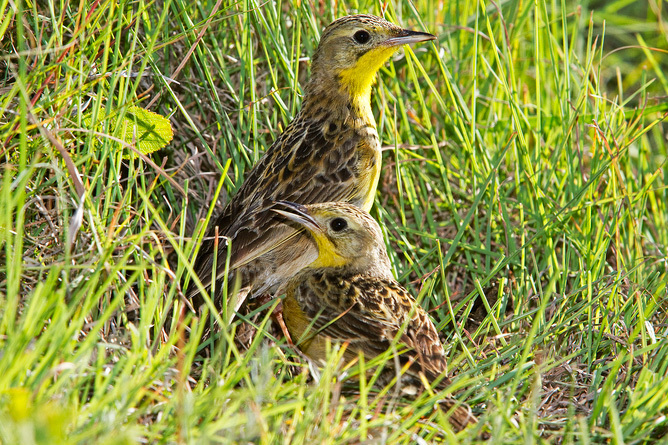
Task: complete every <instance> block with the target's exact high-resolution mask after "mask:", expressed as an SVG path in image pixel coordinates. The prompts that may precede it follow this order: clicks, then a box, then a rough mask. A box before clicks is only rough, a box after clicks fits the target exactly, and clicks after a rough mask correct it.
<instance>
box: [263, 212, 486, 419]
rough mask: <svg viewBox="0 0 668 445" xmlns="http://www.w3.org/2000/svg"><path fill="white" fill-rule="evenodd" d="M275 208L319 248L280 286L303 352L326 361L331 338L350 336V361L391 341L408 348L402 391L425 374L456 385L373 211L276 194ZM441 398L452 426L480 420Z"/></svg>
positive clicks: (386, 376) (410, 390) (412, 388)
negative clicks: (397, 272) (395, 267)
mask: <svg viewBox="0 0 668 445" xmlns="http://www.w3.org/2000/svg"><path fill="white" fill-rule="evenodd" d="M273 211H274V212H276V213H277V214H279V215H281V216H283V217H284V218H286V220H288V221H291V222H292V223H294V224H295V225H297V226H300V227H303V228H304V229H306V231H307V233H308V234H309V235H310V236H311V238H312V239H313V240H314V242H315V244H316V245H317V247H318V248H317V250H318V254H317V257H316V258H315V260H313V262H311V264H309V265H307V266H306V267H305V268H304V269H302V270H301V271H300V272H298V273H297V274H295V275H294V276H293V277H292V278H291V279H290V280H288V281H287V282H286V283H285V284H284V286H283V287H282V288H281V290H279V292H284V293H285V297H284V299H283V320H284V321H285V325H286V327H287V330H288V332H289V335H290V337H291V339H292V341H293V342H294V343H295V344H296V345H297V347H298V348H299V349H300V351H301V352H302V353H303V354H304V355H306V356H307V357H308V358H309V359H310V360H311V361H313V362H316V363H318V362H320V363H324V362H325V359H326V356H327V350H328V345H327V344H328V342H329V343H330V344H333V343H339V344H343V343H345V344H346V350H345V353H344V358H345V360H346V361H350V360H354V359H356V358H357V357H358V354H359V353H362V354H363V355H364V357H365V361H367V362H368V361H369V360H370V359H373V358H374V357H377V356H378V355H379V354H383V353H385V352H386V351H388V350H390V348H392V347H393V345H394V346H395V348H396V350H405V352H404V353H403V354H401V355H399V357H398V359H399V363H400V364H401V366H402V368H403V367H407V371H406V373H405V374H404V375H403V376H402V377H401V379H400V384H401V385H402V388H400V389H401V390H402V392H403V393H405V394H406V395H414V394H415V393H416V392H417V391H418V390H420V387H424V386H423V384H422V379H421V376H420V375H421V374H422V375H423V376H424V377H425V378H426V379H427V381H428V382H430V384H434V385H435V387H436V388H437V389H439V390H440V389H445V388H446V387H447V386H449V385H450V384H451V382H450V380H449V379H448V377H447V375H446V365H447V364H446V358H445V351H444V349H443V345H442V344H441V342H440V340H439V337H438V332H437V330H436V327H435V326H434V324H433V323H432V321H431V320H430V318H429V316H428V315H427V312H426V311H425V310H424V309H423V308H422V307H421V306H420V305H419V304H418V303H417V302H416V301H415V299H414V298H413V297H412V295H411V294H410V293H409V292H408V291H407V290H406V289H405V288H404V287H403V286H401V284H399V283H398V282H397V281H396V280H395V279H394V276H393V275H392V269H391V265H390V259H389V257H388V255H387V250H386V248H385V243H384V242H383V235H382V232H381V229H380V227H379V225H378V223H377V222H376V221H375V220H374V219H373V218H372V217H371V216H370V215H369V213H367V212H365V211H364V210H362V209H359V208H358V207H355V206H353V205H351V204H349V203H343V202H329V203H318V204H309V205H301V204H297V203H292V202H286V201H279V202H277V203H276V204H275V206H274V208H273ZM388 363H390V364H392V363H393V361H392V360H390V361H389V362H388ZM386 367H387V368H388V369H384V370H383V371H382V374H381V378H380V379H379V381H380V383H381V384H387V383H389V382H390V381H391V380H392V378H393V377H395V376H396V375H397V372H396V370H395V369H394V366H387V365H386ZM444 404H445V406H446V407H447V408H448V410H452V412H451V414H450V422H451V424H452V425H453V426H454V427H455V429H457V430H461V429H463V428H465V427H466V426H467V425H469V424H475V423H477V419H476V417H475V416H474V415H473V414H472V413H471V409H470V408H469V407H468V406H467V405H465V404H462V403H460V402H457V401H456V400H455V399H453V398H451V397H449V398H446V399H445V401H444Z"/></svg>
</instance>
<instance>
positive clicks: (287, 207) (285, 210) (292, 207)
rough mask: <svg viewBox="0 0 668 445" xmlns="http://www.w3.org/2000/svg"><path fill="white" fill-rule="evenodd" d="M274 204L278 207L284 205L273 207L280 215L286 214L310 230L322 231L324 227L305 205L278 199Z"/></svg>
mask: <svg viewBox="0 0 668 445" xmlns="http://www.w3.org/2000/svg"><path fill="white" fill-rule="evenodd" d="M274 205H275V206H276V207H282V209H281V208H272V209H271V210H273V211H274V212H276V213H278V214H279V215H282V216H285V217H286V218H288V219H289V220H291V221H294V222H296V223H298V224H301V225H302V226H304V228H306V229H307V230H308V231H310V232H322V228H321V227H320V226H319V225H318V223H317V222H316V220H315V219H313V217H312V216H311V215H309V213H308V210H307V209H306V207H304V206H303V205H301V204H297V203H294V202H290V201H276V202H275V203H274Z"/></svg>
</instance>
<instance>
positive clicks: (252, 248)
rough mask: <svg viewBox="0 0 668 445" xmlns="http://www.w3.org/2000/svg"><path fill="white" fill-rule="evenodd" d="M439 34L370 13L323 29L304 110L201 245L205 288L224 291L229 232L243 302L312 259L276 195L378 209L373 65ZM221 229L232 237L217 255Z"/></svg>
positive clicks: (311, 249)
mask: <svg viewBox="0 0 668 445" xmlns="http://www.w3.org/2000/svg"><path fill="white" fill-rule="evenodd" d="M435 38H436V37H435V36H433V35H431V34H428V33H424V32H416V31H409V30H405V29H401V28H399V27H398V26H396V25H393V24H392V23H390V22H387V21H385V20H383V19H381V18H379V17H374V16H371V15H353V16H348V17H343V18H340V19H338V20H336V21H334V22H333V23H331V24H330V25H329V26H328V27H327V28H326V29H325V30H324V32H323V33H322V38H321V40H320V44H319V46H318V49H317V50H316V52H315V54H314V55H313V59H312V65H311V79H310V81H309V82H308V84H307V85H306V87H305V89H304V99H303V102H302V108H301V110H300V111H299V113H298V114H297V116H296V117H295V119H294V120H293V121H292V122H291V123H290V124H289V125H288V127H287V128H286V129H285V131H284V132H283V133H282V134H281V135H280V136H279V137H278V138H277V139H276V141H274V143H273V144H272V146H271V147H270V148H269V149H268V150H267V152H266V153H265V155H264V156H263V157H262V159H260V161H259V162H258V163H257V165H255V167H253V169H252V170H251V171H250V173H248V175H247V177H246V180H245V181H244V183H243V184H242V186H241V188H240V189H239V191H238V192H237V194H236V195H235V196H234V198H232V200H231V201H230V202H229V204H228V205H227V207H226V208H225V209H224V210H223V213H222V214H221V215H220V216H219V217H218V219H217V221H216V223H215V224H214V225H213V226H212V227H211V229H210V231H209V233H210V236H209V237H208V239H207V240H206V241H205V242H204V244H203V245H202V247H201V249H200V251H199V254H198V256H197V260H196V263H195V271H196V272H197V275H198V277H199V278H200V280H201V281H202V284H203V285H204V286H205V287H210V286H211V283H212V280H215V282H216V290H217V293H220V292H219V291H220V290H221V287H222V283H223V278H224V274H225V258H226V255H227V249H228V246H227V244H226V242H224V241H222V239H228V240H230V241H231V243H232V245H231V258H230V266H229V271H230V273H229V277H228V278H229V279H228V282H229V283H230V285H233V284H234V283H236V284H238V285H239V286H240V291H239V298H238V301H237V305H236V308H238V307H239V306H240V305H241V303H242V302H243V300H244V299H245V298H246V295H248V294H249V293H250V294H251V295H259V294H260V293H265V292H272V291H273V290H275V289H276V287H277V286H278V285H280V284H281V283H282V282H284V281H285V280H286V279H288V278H290V277H291V276H292V275H294V273H296V272H297V271H299V270H301V269H302V268H303V267H304V266H305V265H307V264H309V263H310V262H311V261H313V260H314V259H315V257H316V255H317V250H316V248H315V245H313V243H312V241H311V240H310V239H309V237H308V236H305V235H304V233H301V231H300V230H295V228H294V227H292V226H290V225H286V224H284V223H283V222H281V221H280V218H278V215H276V214H275V213H274V212H272V211H271V210H270V208H271V206H272V205H273V203H274V202H275V201H277V200H289V201H293V202H297V203H300V204H310V203H316V202H325V201H344V202H349V203H351V204H353V205H355V206H358V207H360V208H362V209H365V210H369V209H370V208H371V206H372V204H373V200H374V195H375V192H376V186H377V184H378V177H379V173H380V164H381V153H380V142H379V139H378V132H377V131H376V122H375V119H374V117H373V114H372V113H371V103H370V95H371V86H372V84H373V83H374V81H375V75H376V72H377V71H378V69H380V67H381V66H382V65H383V63H384V62H385V61H386V60H387V59H388V58H389V57H390V56H391V55H392V54H393V53H394V52H395V51H396V50H397V49H398V48H399V47H400V46H401V45H405V44H411V43H417V42H422V41H425V40H433V39H435ZM216 228H217V234H218V236H220V237H225V238H222V239H221V241H220V245H219V247H218V251H217V252H216V251H214V250H215V249H216V248H215V240H214V238H215V236H214V234H215V233H216ZM216 256H217V258H218V260H217V267H216V270H215V271H214V270H213V268H214V259H215V257H216ZM198 294H199V291H198V290H197V289H196V288H195V286H194V285H191V290H190V291H189V292H188V295H189V296H190V297H191V298H193V297H194V300H193V303H194V306H195V307H199V306H201V304H202V303H203V300H202V299H201V297H198V296H197V295H198ZM219 298H220V296H218V297H217V298H214V303H215V304H216V306H217V307H221V303H220V300H219ZM236 308H235V309H236Z"/></svg>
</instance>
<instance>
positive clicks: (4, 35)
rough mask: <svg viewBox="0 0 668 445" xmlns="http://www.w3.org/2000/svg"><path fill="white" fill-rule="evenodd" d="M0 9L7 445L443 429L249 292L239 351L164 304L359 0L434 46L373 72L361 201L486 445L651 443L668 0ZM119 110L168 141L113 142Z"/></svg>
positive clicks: (443, 432)
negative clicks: (331, 34)
mask: <svg viewBox="0 0 668 445" xmlns="http://www.w3.org/2000/svg"><path fill="white" fill-rule="evenodd" d="M0 5H1V8H0V10H1V11H2V16H1V18H0V68H1V71H0V76H1V77H0V109H1V110H2V113H0V135H1V137H0V141H2V146H1V147H0V163H2V165H1V166H0V175H1V178H0V248H1V249H0V412H1V413H0V440H1V441H2V442H3V443H25V444H27V443H54V442H67V443H91V442H96V443H105V442H106V443H137V442H188V443H190V442H192V443H207V442H236V441H239V442H260V443H270V442H271V443H274V442H286V443H287V442H291V441H292V442H295V443H301V442H304V441H306V440H309V441H316V442H332V443H346V442H361V441H365V440H369V441H378V442H382V441H386V442H391V443H395V442H404V443H414V442H420V441H423V442H432V441H437V440H447V441H455V440H457V439H455V438H454V436H453V434H452V432H451V431H449V428H448V425H447V422H446V421H445V420H444V418H443V415H442V413H440V412H439V411H438V410H434V409H433V406H434V402H435V401H436V400H437V399H438V398H439V395H438V394H436V395H429V394H425V395H423V396H422V397H421V398H420V399H418V400H417V401H414V402H410V401H405V400H395V399H393V398H392V397H391V396H390V395H388V394H385V393H381V394H380V395H378V393H377V390H375V389H373V388H367V387H365V386H362V387H358V388H356V390H355V392H354V393H352V394H351V393H350V392H342V384H341V382H342V381H344V382H345V380H346V377H347V376H348V375H350V374H354V373H355V372H356V370H357V369H358V367H359V366H358V365H356V366H354V367H353V368H351V369H341V368H340V367H339V366H337V365H336V363H337V360H336V357H335V354H333V357H332V361H331V362H332V366H331V367H328V368H326V370H325V371H323V375H322V376H321V378H320V380H319V382H312V381H311V378H310V377H309V372H308V366H307V365H306V364H305V363H303V361H302V360H301V359H300V358H299V357H298V356H297V355H296V354H295V353H294V352H293V351H291V350H290V349H289V348H288V347H286V345H285V344H284V342H283V340H281V339H277V338H275V337H274V335H273V334H272V332H273V330H272V329H270V328H269V326H270V322H269V321H268V317H267V316H266V313H265V312H263V311H260V309H258V311H257V316H255V317H254V318H253V323H254V325H255V326H256V327H257V329H258V335H255V336H254V337H252V338H251V339H249V340H248V343H246V344H245V347H246V348H239V347H237V345H235V343H234V341H233V340H232V339H233V338H234V335H235V333H236V332H237V330H240V329H241V326H243V325H242V321H235V322H234V323H233V324H232V325H229V326H225V328H224V329H222V331H221V332H220V333H219V334H217V335H215V336H214V337H213V338H212V339H211V341H210V342H208V345H209V346H210V347H211V348H212V349H213V352H212V355H211V357H210V358H206V359H204V358H202V357H201V355H199V354H198V350H201V348H203V347H204V346H205V345H200V344H198V342H197V341H194V340H193V339H195V338H199V334H200V333H201V332H202V331H203V330H204V329H205V328H206V326H204V323H201V322H200V321H199V320H197V319H195V318H193V317H192V316H191V315H188V316H187V317H185V318H184V319H181V320H180V323H175V326H174V327H170V324H169V323H167V321H168V319H170V318H172V317H174V318H177V319H178V317H179V313H180V310H181V308H182V307H183V305H184V303H183V294H182V289H183V283H184V280H186V277H187V276H188V275H189V274H190V272H191V268H190V259H189V257H190V255H191V253H192V250H193V247H194V246H195V245H196V244H197V239H198V238H197V237H199V236H201V235H202V231H201V228H202V227H203V225H204V223H205V222H206V221H207V219H208V218H209V217H210V216H211V214H212V213H213V214H216V213H217V212H218V211H220V210H221V208H222V206H224V204H225V202H226V201H227V199H228V196H230V195H232V194H234V192H235V190H236V189H237V188H238V187H239V185H240V184H241V182H242V181H243V178H244V173H245V172H246V171H248V169H249V168H250V167H251V166H252V165H253V164H254V163H255V162H256V161H257V160H258V159H259V157H260V156H261V155H262V153H263V152H264V151H265V150H266V149H267V147H268V146H269V145H270V144H271V142H272V140H273V138H274V137H275V136H276V135H277V134H278V133H280V131H281V130H282V129H283V128H284V127H285V125H286V124H287V123H288V122H289V121H290V119H291V118H292V116H294V115H295V114H296V112H297V110H298V109H299V105H300V100H301V89H300V85H303V82H304V80H305V79H306V78H307V76H308V70H309V63H308V61H309V59H308V57H309V56H310V55H311V54H312V53H313V51H314V49H315V47H316V45H317V41H318V36H319V33H320V32H321V30H322V29H323V27H324V26H325V25H326V24H328V23H329V22H331V21H332V20H333V19H335V18H337V17H340V16H342V15H345V14H349V13H357V12H364V13H373V14H376V15H384V16H385V17H387V18H389V19H390V20H392V21H394V22H395V23H400V24H402V25H403V26H406V27H411V28H413V29H419V30H426V31H429V32H432V33H434V34H437V35H438V37H439V38H438V40H437V41H436V42H433V43H431V42H430V43H428V44H423V45H419V46H417V47H415V48H413V49H406V50H405V53H401V54H399V55H398V56H397V57H396V58H395V59H394V60H393V62H392V63H390V64H388V65H387V66H386V67H385V68H383V69H382V70H381V73H380V75H379V80H378V84H377V87H376V89H375V94H374V95H373V98H372V101H373V108H374V113H375V115H376V118H377V122H378V130H379V133H380V135H381V139H382V143H383V145H384V146H385V148H386V150H385V152H384V157H383V158H384V159H383V173H382V176H381V183H380V185H379V191H378V195H377V197H376V205H375V206H374V208H373V210H372V214H373V216H374V217H376V218H377V219H378V220H379V221H380V222H381V225H382V226H383V227H384V230H385V234H386V242H387V244H388V246H389V247H390V249H389V250H390V255H391V259H392V261H393V265H394V267H395V272H396V276H397V278H398V280H399V281H400V282H401V283H402V284H403V285H405V286H407V287H408V288H409V289H410V290H411V291H412V292H413V294H414V295H415V296H419V299H420V301H421V304H422V305H423V306H424V307H425V308H427V309H428V310H430V314H431V315H432V317H433V319H434V320H435V322H436V323H437V326H438V328H439V329H440V330H441V332H442V333H443V341H444V344H445V346H446V350H447V352H448V355H449V363H450V369H451V373H452V374H453V376H454V380H455V383H454V385H453V388H451V390H452V391H453V392H454V393H455V394H456V396H457V397H459V398H462V399H464V400H466V401H467V402H468V403H470V404H471V405H472V406H473V407H474V411H475V412H476V413H477V414H478V415H479V416H480V418H481V421H482V422H483V423H484V424H485V426H484V429H486V430H487V431H489V432H491V435H492V437H493V439H494V441H496V442H497V443H501V442H503V443H520V442H522V443H533V442H541V443H542V442H549V443H552V442H557V443H561V442H566V443H575V442H578V443H580V442H582V443H589V442H612V443H626V442H632V443H646V442H651V441H655V440H657V439H659V438H661V437H663V435H664V434H665V433H666V426H667V424H668V421H667V420H666V413H667V412H668V397H667V396H668V378H667V377H668V375H667V373H668V370H667V368H668V359H667V357H666V355H667V353H668V343H667V340H666V331H667V329H668V324H667V323H666V315H665V313H666V306H667V300H666V297H667V295H666V294H667V286H668V265H667V262H666V258H667V256H668V254H667V248H668V210H667V209H666V203H667V202H668V174H667V173H666V169H665V166H666V162H667V159H668V141H667V137H666V136H667V134H666V123H665V117H666V113H668V106H667V105H666V95H667V93H668V81H667V80H666V75H665V73H666V72H668V56H667V54H666V52H667V51H666V49H665V48H666V40H667V37H668V31H667V29H666V24H665V21H664V16H663V14H664V13H665V3H663V2H661V1H659V0H649V1H647V2H629V1H625V0H618V1H608V2H598V1H589V2H588V1H584V0H583V1H580V2H577V1H566V0H561V1H556V0H555V1H547V0H539V1H536V2H527V1H521V0H508V1H500V2H492V1H488V2H486V1H484V0H481V1H479V2H467V1H460V0H453V1H449V2H444V1H434V0H416V1H415V2H414V3H407V2H389V3H382V4H380V3H377V2H365V1H360V2H357V1H341V2H336V3H331V4H330V3H324V2H319V3H310V2H300V1H285V2H264V3H258V2H255V1H240V2H235V3H228V2H223V1H218V2H215V3H214V2H207V1H200V2H186V1H183V0H168V1H164V2H147V1H143V0H139V1H120V2H111V1H90V2H87V1H81V2H62V1H61V2H53V1H45V2H37V3H34V2H24V1H18V2H16V1H7V0H4V1H3V0H0ZM136 107H139V108H142V109H146V110H149V111H151V112H154V113H157V114H159V115H162V116H165V117H167V118H168V119H169V121H170V122H171V125H172V127H173V130H174V140H173V141H172V143H171V144H170V145H168V146H167V147H165V148H164V149H162V150H161V151H159V152H157V153H153V154H150V155H140V154H139V152H138V151H136V150H133V147H134V143H133V141H132V139H131V138H130V139H128V138H127V137H119V134H126V133H120V132H121V131H124V130H122V129H124V128H126V123H127V121H128V119H130V117H128V116H132V112H133V110H136ZM90 122H96V123H97V124H96V125H94V126H93V125H91V124H90ZM134 148H135V149H136V148H137V147H134ZM130 152H133V153H135V154H134V155H133V156H128V154H129V153H130ZM211 203H214V205H213V206H211ZM193 234H194V235H193ZM186 328H187V329H188V330H190V334H189V338H190V340H188V341H186V340H185V338H187V336H186V335H185V334H184V329H186ZM342 394H343V395H342ZM441 396H442V394H441ZM481 428H482V427H481ZM478 430H480V428H478ZM478 432H479V431H470V432H467V433H463V434H461V435H459V436H458V440H461V441H464V442H476V441H478V440H482V439H480V436H478V435H477V433H478Z"/></svg>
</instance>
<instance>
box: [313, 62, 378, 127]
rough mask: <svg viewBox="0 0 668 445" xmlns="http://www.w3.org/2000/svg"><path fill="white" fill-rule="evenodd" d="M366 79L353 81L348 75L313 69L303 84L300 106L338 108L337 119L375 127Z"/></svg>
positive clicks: (370, 80) (335, 109)
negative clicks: (303, 89) (302, 98)
mask: <svg viewBox="0 0 668 445" xmlns="http://www.w3.org/2000/svg"><path fill="white" fill-rule="evenodd" d="M374 80H375V78H374V77H371V78H370V79H369V80H368V82H361V81H360V82H357V83H354V84H353V82H356V81H353V77H352V76H345V75H343V74H336V73H329V72H324V73H323V72H321V73H314V74H313V76H312V77H311V80H310V81H309V83H308V84H307V85H306V88H305V91H304V93H305V94H304V101H303V105H302V108H309V107H313V108H322V107H323V106H324V107H326V109H327V110H328V111H329V112H330V113H336V112H337V111H340V112H341V113H342V115H341V116H339V118H340V119H341V120H349V121H350V123H351V124H352V125H353V126H371V127H374V128H376V119H375V118H374V117H373V113H372V111H371V86H372V84H373V82H374Z"/></svg>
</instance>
